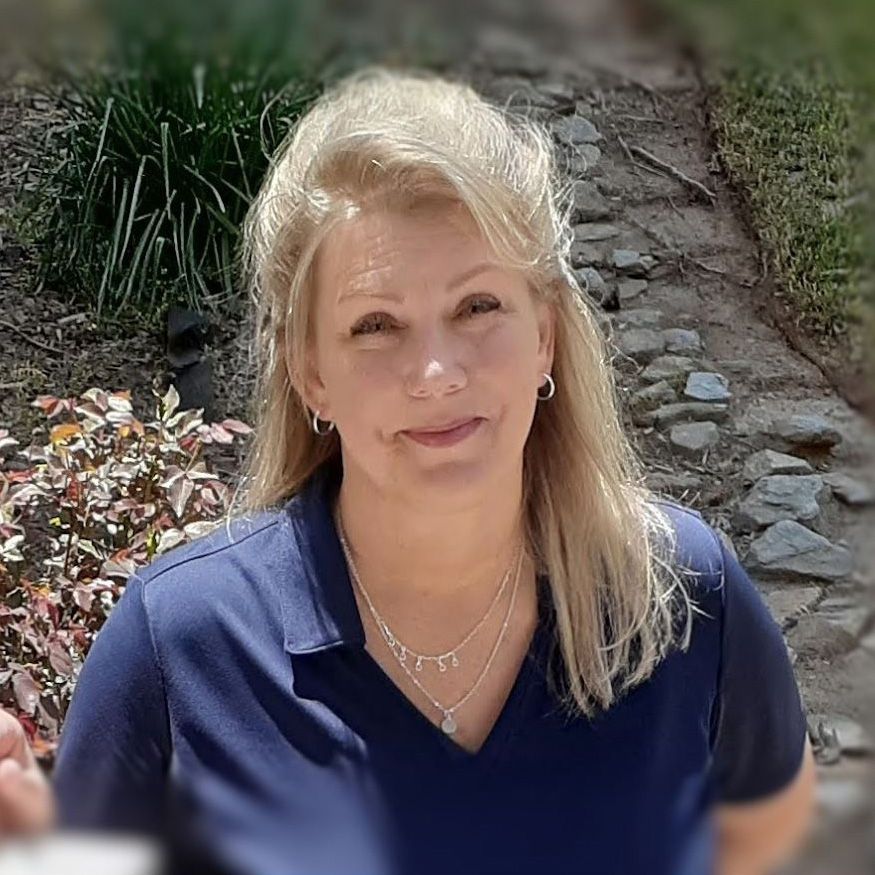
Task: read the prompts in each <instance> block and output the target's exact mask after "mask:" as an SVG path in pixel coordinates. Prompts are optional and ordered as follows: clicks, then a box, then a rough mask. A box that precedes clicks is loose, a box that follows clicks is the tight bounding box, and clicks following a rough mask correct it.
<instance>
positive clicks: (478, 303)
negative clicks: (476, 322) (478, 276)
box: [468, 297, 501, 313]
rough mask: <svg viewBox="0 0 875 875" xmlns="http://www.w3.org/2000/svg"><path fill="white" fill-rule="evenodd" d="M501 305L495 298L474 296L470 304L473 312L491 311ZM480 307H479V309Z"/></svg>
mask: <svg viewBox="0 0 875 875" xmlns="http://www.w3.org/2000/svg"><path fill="white" fill-rule="evenodd" d="M500 306H501V305H500V304H499V303H498V301H496V300H495V299H494V298H483V297H480V298H472V299H471V302H470V304H469V305H468V307H469V309H470V311H471V312H474V313H490V312H492V311H493V310H497V309H498V308H499V307H500ZM478 308H479V309H478Z"/></svg>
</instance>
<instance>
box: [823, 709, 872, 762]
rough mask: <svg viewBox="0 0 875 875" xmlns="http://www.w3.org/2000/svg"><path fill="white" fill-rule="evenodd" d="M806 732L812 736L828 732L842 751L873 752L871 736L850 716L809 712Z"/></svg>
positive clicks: (848, 752) (857, 753) (863, 753)
mask: <svg viewBox="0 0 875 875" xmlns="http://www.w3.org/2000/svg"><path fill="white" fill-rule="evenodd" d="M808 732H809V735H811V736H812V737H814V738H824V737H825V736H826V735H827V734H828V733H829V734H831V735H833V736H834V738H835V739H836V741H837V743H838V746H839V748H840V749H841V752H842V753H847V754H851V755H866V754H871V753H872V752H873V745H872V736H870V735H869V733H868V732H867V731H866V730H865V729H864V728H863V727H862V726H861V725H860V724H859V723H857V721H856V720H852V719H851V718H850V717H845V716H844V715H843V714H809V715H808Z"/></svg>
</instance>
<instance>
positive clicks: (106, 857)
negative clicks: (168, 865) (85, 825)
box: [0, 832, 163, 875]
mask: <svg viewBox="0 0 875 875" xmlns="http://www.w3.org/2000/svg"><path fill="white" fill-rule="evenodd" d="M162 862H163V856H162V853H161V851H160V849H159V847H158V846H157V845H155V844H153V843H150V842H147V841H145V840H143V839H140V838H136V839H135V838H130V837H108V836H103V835H96V834H92V833H84V832H82V833H78V832H76V833H74V832H55V833H51V834H49V835H46V836H42V837H40V838H38V839H29V840H16V841H11V842H8V843H6V844H3V845H0V875H58V873H59V872H63V873H64V875H159V873H160V872H162V871H163V869H162V868H160V867H161V866H162Z"/></svg>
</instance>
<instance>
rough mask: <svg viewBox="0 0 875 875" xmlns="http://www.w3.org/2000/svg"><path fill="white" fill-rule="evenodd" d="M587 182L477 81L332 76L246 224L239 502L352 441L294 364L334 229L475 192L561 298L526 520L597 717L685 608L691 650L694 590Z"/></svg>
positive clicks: (307, 334) (370, 72)
mask: <svg viewBox="0 0 875 875" xmlns="http://www.w3.org/2000/svg"><path fill="white" fill-rule="evenodd" d="M570 191H571V188H570V184H569V183H563V182H562V181H561V179H560V174H559V172H558V170H557V168H556V164H555V157H554V153H553V146H552V140H551V137H550V135H549V133H548V132H546V131H545V129H544V128H543V127H542V126H541V125H540V124H539V123H537V122H536V121H533V120H531V119H530V118H528V117H526V116H525V115H524V114H522V113H514V112H511V111H508V110H506V109H502V108H500V107H497V106H494V105H492V104H491V103H489V102H487V101H486V100H484V99H483V98H481V97H480V96H479V95H478V94H477V93H476V92H475V91H474V90H473V89H472V88H471V87H470V86H468V85H467V84H464V83H461V82H455V81H451V80H450V79H447V78H444V77H439V76H438V75H436V74H433V73H430V72H426V71H423V70H403V71H402V70H397V69H396V70H392V69H389V68H386V67H384V66H379V65H371V66H368V67H365V68H363V69H360V70H358V71H356V72H355V73H353V74H351V75H348V76H346V77H345V78H344V79H342V80H340V81H339V82H337V83H335V84H334V85H333V86H332V87H330V88H329V89H327V90H326V92H325V93H324V94H323V95H322V96H321V97H320V98H319V99H318V100H317V101H316V102H315V103H314V105H313V106H312V107H311V108H310V109H309V111H308V112H307V113H306V114H305V115H304V116H303V117H302V118H300V119H299V120H298V122H297V123H296V125H295V126H294V128H293V129H292V130H291V131H290V132H289V134H288V136H287V137H286V138H285V140H284V141H283V143H282V144H281V146H280V147H279V149H278V151H277V153H276V155H275V156H274V159H273V161H272V165H271V168H270V170H269V172H268V174H267V177H266V178H265V180H264V182H263V184H262V187H261V189H260V191H259V192H258V195H257V196H256V198H255V199H254V201H253V203H252V205H251V208H250V210H249V213H248V215H247V217H246V221H245V224H244V229H243V247H242V250H241V255H242V265H243V268H244V278H245V282H246V284H247V288H248V289H249V292H250V294H251V296H252V299H253V302H254V304H255V319H256V323H255V331H256V343H255V348H256V353H257V385H256V394H255V399H256V401H257V409H255V410H254V426H255V434H254V437H253V443H252V446H251V450H250V455H249V458H248V460H247V462H246V465H245V468H244V472H243V477H242V479H241V483H240V486H239V487H238V490H237V493H236V494H235V500H234V504H235V508H234V509H233V510H232V511H231V514H232V515H234V514H236V513H238V512H241V513H251V512H256V511H260V510H265V509H268V508H273V507H275V506H277V505H278V504H279V503H281V502H285V501H287V500H288V499H289V498H291V497H292V496H293V495H294V494H296V493H297V492H298V491H299V490H300V489H301V488H302V486H303V485H304V484H305V481H307V479H308V478H309V477H310V475H311V474H312V473H313V472H314V471H315V470H316V469H317V468H318V467H319V466H320V465H322V464H323V463H324V462H326V461H327V460H329V459H330V458H332V457H334V456H336V455H337V454H338V453H339V452H340V447H339V439H338V436H337V433H336V431H335V432H332V433H330V434H329V435H328V436H327V437H320V436H317V435H316V434H314V432H313V431H312V428H311V414H310V412H309V411H308V409H307V407H306V406H305V404H304V401H303V399H302V398H301V396H300V395H299V393H298V391H297V389H296V386H297V385H300V383H298V382H297V380H295V379H294V377H295V375H296V374H301V373H303V368H304V356H305V353H306V350H307V348H308V344H309V343H310V340H311V330H312V324H311V306H312V296H311V285H312V283H311V279H312V266H313V262H314V256H315V253H316V251H317V249H318V247H319V245H320V243H321V241H322V240H323V239H324V238H325V237H326V235H327V234H328V233H329V232H330V231H331V229H332V228H333V227H334V226H335V225H336V224H337V223H338V222H340V221H342V220H343V219H344V218H347V217H349V216H351V215H355V213H356V211H357V210H360V209H361V208H362V207H363V206H364V205H365V204H369V205H373V204H379V205H387V206H388V205H408V206H410V205H414V204H418V203H421V202H427V201H428V200H430V199H439V200H450V201H455V202H461V203H463V204H464V205H465V206H466V207H467V209H468V210H469V211H470V214H471V216H472V217H473V218H474V220H475V221H476V223H477V225H478V226H479V228H480V230H481V231H482V233H483V234H484V236H485V238H486V239H487V240H488V242H489V243H490V244H491V245H492V247H493V249H494V250H495V252H496V253H497V255H498V256H499V258H502V259H504V260H506V262H507V264H509V265H512V266H515V267H517V268H518V269H520V270H522V271H524V272H525V274H526V276H527V277H528V278H529V282H530V286H531V288H532V290H533V293H534V294H536V295H538V296H540V297H542V298H544V299H546V300H548V301H550V302H551V303H552V304H553V305H554V307H555V308H556V316H557V321H556V336H555V357H554V365H553V375H554V378H555V381H556V392H555V395H554V396H553V398H552V399H551V400H550V401H549V402H548V403H545V404H540V405H538V411H537V414H536V416H535V420H534V423H533V425H532V429H531V432H530V434H529V437H528V440H527V443H526V446H525V450H524V463H523V469H524V475H523V476H524V484H523V500H524V521H525V534H526V537H527V540H528V549H529V551H530V553H531V555H532V557H533V558H534V560H535V561H536V563H537V567H538V569H539V572H540V573H546V575H547V576H548V578H549V583H550V587H551V591H552V596H553V605H554V608H555V631H556V635H555V637H554V643H555V644H557V645H558V648H559V650H560V652H561V656H562V660H561V662H562V669H563V671H562V675H563V678H562V680H563V681H564V686H565V690H564V691H561V692H559V691H558V686H559V683H558V682H556V681H555V679H554V680H553V682H552V685H553V687H554V690H557V692H559V697H560V701H561V703H562V704H563V706H564V707H565V708H566V709H567V710H568V711H569V712H570V713H571V714H576V713H577V714H585V715H587V716H591V715H592V714H593V713H594V712H595V710H596V709H597V708H603V709H607V708H608V707H610V705H611V704H612V703H613V702H614V701H615V700H616V698H617V697H618V695H619V694H621V693H622V692H624V691H625V690H627V689H629V688H631V687H632V686H635V685H636V684H638V683H640V682H641V681H643V680H645V679H646V678H647V677H649V676H650V674H651V673H652V671H653V670H654V668H655V667H656V665H657V664H658V663H659V662H660V661H661V659H662V658H663V657H664V656H665V655H667V653H668V651H669V649H670V647H671V646H672V644H673V642H674V641H675V640H676V637H677V632H678V627H677V626H676V622H677V620H678V618H679V616H680V619H681V620H683V624H682V625H683V642H682V647H683V648H684V649H686V647H687V646H688V643H689V636H690V628H691V614H690V610H691V609H693V610H695V607H694V606H693V604H692V602H691V599H690V596H689V594H688V593H687V592H686V590H685V586H684V585H683V583H682V581H681V578H680V577H679V576H678V574H677V573H676V571H675V569H674V567H673V563H672V562H671V560H670V554H671V552H672V551H673V547H674V538H673V530H672V526H671V523H670V521H669V520H668V518H667V517H666V516H665V515H664V514H663V512H662V511H660V510H659V508H657V507H656V506H655V505H654V503H653V500H652V499H653V495H652V494H651V493H650V492H649V491H648V490H647V489H646V488H645V487H644V485H643V475H642V471H641V470H640V467H639V462H638V460H637V458H636V456H635V454H634V453H633V451H632V448H631V446H630V444H629V442H628V441H627V438H626V436H625V434H624V432H623V429H622V425H621V422H620V417H619V413H618V405H617V401H616V397H615V387H614V382H613V376H612V370H611V364H610V357H609V354H608V345H607V342H606V340H605V338H604V337H603V335H602V332H601V329H600V327H599V324H598V321H597V319H596V316H595V311H594V305H593V304H592V303H591V302H590V299H589V297H588V296H587V295H586V294H584V293H583V292H582V291H581V289H580V287H579V285H578V283H577V281H576V279H575V276H574V274H573V273H572V272H571V270H570V268H569V258H568V253H569V249H570V245H571V240H572V232H571V230H570V224H569V221H568V220H569V211H570V209H571V199H570ZM238 497H239V500H238ZM678 595H680V596H682V597H683V598H682V599H678V598H676V596H678ZM681 601H683V603H684V605H685V607H686V610H685V611H683V612H682V613H681V615H678V613H677V612H676V610H675V607H676V605H678V604H680V602H681Z"/></svg>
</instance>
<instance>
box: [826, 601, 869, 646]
mask: <svg viewBox="0 0 875 875" xmlns="http://www.w3.org/2000/svg"><path fill="white" fill-rule="evenodd" d="M817 613H818V614H819V615H820V616H822V617H825V618H826V619H827V620H829V621H830V622H831V623H835V624H836V625H838V626H841V627H842V629H844V630H845V631H846V632H847V633H848V634H849V635H853V636H854V638H859V637H860V636H861V635H862V634H863V630H864V629H865V628H866V627H867V625H868V623H869V618H870V617H871V616H872V607H871V606H869V605H865V604H863V603H862V600H861V599H860V597H859V596H858V595H857V594H848V595H830V596H829V598H826V599H824V600H823V601H822V602H821V603H820V604H819V605H818V606H817Z"/></svg>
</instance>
